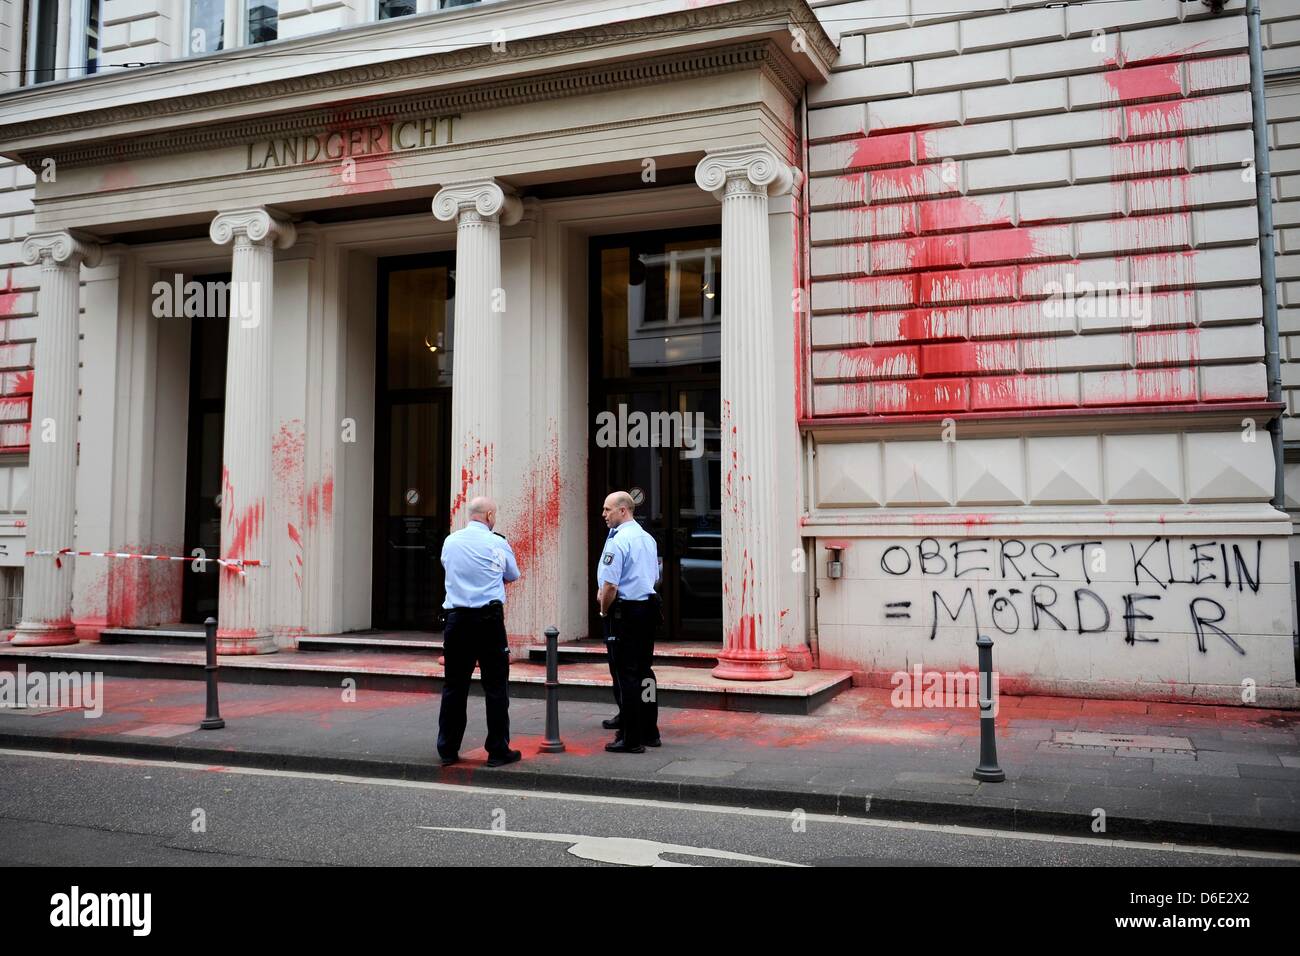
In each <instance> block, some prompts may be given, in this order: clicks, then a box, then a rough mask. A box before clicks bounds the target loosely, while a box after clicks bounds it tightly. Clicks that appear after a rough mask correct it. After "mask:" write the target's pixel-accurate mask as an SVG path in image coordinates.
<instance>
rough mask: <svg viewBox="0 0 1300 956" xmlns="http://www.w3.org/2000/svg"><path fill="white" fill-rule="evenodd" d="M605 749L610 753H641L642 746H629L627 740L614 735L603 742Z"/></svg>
mask: <svg viewBox="0 0 1300 956" xmlns="http://www.w3.org/2000/svg"><path fill="white" fill-rule="evenodd" d="M605 749H606V750H608V751H609V752H610V753H612V754H643V753H645V748H644V747H629V746H628V745H627V741H626V740H624V739H623V738H622V737H615V738H614V739H613V740H612V741H610V742H609V743H607V744H605Z"/></svg>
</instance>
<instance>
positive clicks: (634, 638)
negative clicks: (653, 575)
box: [605, 595, 662, 747]
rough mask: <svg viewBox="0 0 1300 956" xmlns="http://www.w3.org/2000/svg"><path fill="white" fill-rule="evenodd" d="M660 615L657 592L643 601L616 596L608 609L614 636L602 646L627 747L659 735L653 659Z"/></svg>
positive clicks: (657, 688) (609, 628)
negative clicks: (604, 648) (613, 685)
mask: <svg viewBox="0 0 1300 956" xmlns="http://www.w3.org/2000/svg"><path fill="white" fill-rule="evenodd" d="M661 615H662V605H661V604H660V601H659V597H658V595H656V596H654V597H650V598H647V599H645V600H644V601H625V600H623V599H622V598H619V599H617V600H615V601H614V603H613V605H611V607H610V609H609V618H608V619H607V622H606V623H607V627H608V632H609V633H610V634H612V635H613V638H614V639H613V640H612V641H607V642H606V645H605V646H606V647H607V648H609V649H610V651H611V654H610V670H611V672H613V673H614V674H615V675H616V676H615V682H614V683H615V686H616V687H617V689H618V696H617V698H616V699H617V700H618V717H619V724H620V727H621V729H622V733H623V740H624V741H625V742H626V743H627V746H629V747H639V746H642V745H643V744H644V743H645V742H646V741H647V740H654V739H655V738H656V737H658V736H659V702H658V696H659V685H658V682H657V680H656V679H655V672H654V668H653V662H654V653H655V632H656V631H657V630H658V629H659V624H660V623H661Z"/></svg>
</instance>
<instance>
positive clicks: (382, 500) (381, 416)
mask: <svg viewBox="0 0 1300 956" xmlns="http://www.w3.org/2000/svg"><path fill="white" fill-rule="evenodd" d="M455 259H456V257H455V253H453V252H430V253H419V254H416V255H404V256H390V257H385V258H382V259H379V260H378V261H377V263H376V267H377V275H376V286H377V288H378V301H377V303H376V309H375V454H374V502H373V520H372V531H373V534H372V540H371V555H372V559H371V576H370V619H371V625H372V627H375V628H382V629H385V630H402V629H404V628H405V625H401V624H395V623H393V619H392V618H391V617H390V616H389V613H388V607H387V596H388V561H387V550H386V545H387V538H388V535H387V528H388V481H389V476H390V467H391V464H390V463H391V459H390V448H389V443H390V442H391V440H392V429H391V427H390V423H391V414H392V409H393V406H394V405H403V404H419V403H429V404H434V405H436V406H437V407H438V409H439V412H440V413H441V425H442V428H441V432H442V435H443V436H444V437H445V438H446V440H447V448H446V450H447V454H446V456H445V457H444V463H445V465H446V467H444V468H443V469H442V471H441V474H440V476H439V484H438V487H437V488H436V489H435V490H434V492H433V493H434V494H436V495H437V496H438V501H440V502H441V507H442V508H444V509H446V510H447V511H450V506H451V454H450V448H451V387H450V386H438V387H434V388H405V389H395V390H390V389H389V388H388V277H389V275H390V274H391V273H393V272H400V271H403V270H407V269H419V268H428V267H431V266H438V265H446V266H447V267H448V270H449V272H450V271H451V270H454V268H455ZM395 397H396V398H397V399H398V400H397V401H394V398H395ZM448 520H450V518H448ZM448 530H449V528H444V529H442V533H443V535H444V536H445V535H446V533H447V531H448ZM429 586H430V587H432V586H433V582H432V581H431V582H429ZM441 626H442V621H441V615H439V616H438V618H437V619H436V620H435V621H434V622H433V627H434V628H435V629H440V628H441Z"/></svg>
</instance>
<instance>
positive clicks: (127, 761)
mask: <svg viewBox="0 0 1300 956" xmlns="http://www.w3.org/2000/svg"><path fill="white" fill-rule="evenodd" d="M0 757H41V758H45V759H48V760H68V761H80V762H84V763H107V764H122V765H134V766H139V767H169V768H174V769H177V770H196V771H200V772H205V773H213V772H219V773H234V774H241V775H244V776H252V777H289V778H294V779H300V780H329V781H332V782H334V783H350V784H358V785H364V786H381V787H403V788H407V789H414V790H438V791H447V792H451V793H463V794H468V795H489V794H490V795H493V796H501V797H513V798H515V799H519V800H525V801H527V800H530V799H531V800H560V801H568V802H571V803H609V804H618V805H621V806H631V807H650V808H655V809H660V810H686V811H690V812H693V813H721V814H726V815H730V816H750V817H769V818H779V819H781V820H787V821H788V820H789V819H790V813H789V811H786V810H762V809H758V808H755V807H728V806H722V805H720V804H710V803H684V802H680V801H672V800H650V799H646V798H643V797H609V796H597V795H593V794H576V793H558V792H552V791H546V790H515V789H512V788H510V787H475V786H469V785H467V784H457V783H436V782H433V781H428V780H392V779H389V778H387V777H361V776H355V775H349V774H337V773H315V772H312V771H309V770H267V769H262V768H258V767H230V766H226V765H224V764H205V763H186V762H182V761H178V760H148V759H144V758H139V757H109V756H103V755H99V754H67V753H55V752H53V751H45V750H24V749H21V748H13V749H10V748H6V747H0ZM805 819H806V820H809V821H816V822H818V823H829V824H837V825H841V826H859V827H878V828H881V829H895V830H915V831H918V832H923V833H949V834H954V835H958V836H971V837H982V838H986V839H999V840H1024V841H1028V842H1032V843H1067V844H1076V845H1079V846H1092V847H1105V848H1111V849H1117V850H1147V851H1153V852H1157V853H1191V854H1206V855H1209V856H1229V857H1237V858H1241V859H1252V860H1255V859H1258V860H1291V861H1300V854H1296V853H1283V852H1280V851H1275V850H1238V849H1232V848H1228V847H1215V846H1189V845H1186V844H1181V843H1148V842H1144V841H1141V840H1115V839H1110V838H1107V837H1083V836H1077V837H1076V836H1058V835H1056V834H1052V833H1025V832H1020V831H1016V830H994V829H988V828H984V827H968V826H962V825H960V824H956V823H912V822H908V821H905V820H870V819H866V818H863V817H845V816H837V815H835V814H830V813H809V814H806V816H805ZM1081 819H1082V820H1084V821H1085V822H1086V823H1091V817H1084V816H1082V815H1081Z"/></svg>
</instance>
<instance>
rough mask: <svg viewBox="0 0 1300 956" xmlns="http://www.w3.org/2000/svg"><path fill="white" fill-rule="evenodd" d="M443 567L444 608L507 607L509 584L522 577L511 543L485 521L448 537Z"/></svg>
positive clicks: (474, 523) (443, 555) (443, 556)
mask: <svg viewBox="0 0 1300 956" xmlns="http://www.w3.org/2000/svg"><path fill="white" fill-rule="evenodd" d="M442 566H443V569H444V570H445V571H446V586H447V599H446V600H445V601H443V603H442V606H443V607H444V608H452V607H482V606H483V605H485V604H487V603H489V602H490V601H500V602H501V603H502V604H504V603H505V600H506V588H505V582H506V581H514V580H517V579H518V577H519V565H518V564H517V563H516V562H515V552H514V549H512V548H511V547H510V542H509V541H507V540H506V539H505V538H503V537H501V535H499V534H493V533H492V532H491V531H489V530H488V526H487V525H485V524H484V523H483V522H481V521H471V522H470V523H469V524H467V525H466V526H465V527H463V528H461V529H460V530H459V531H457V532H455V533H453V534H449V535H447V540H446V541H444V542H443V544H442Z"/></svg>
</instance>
